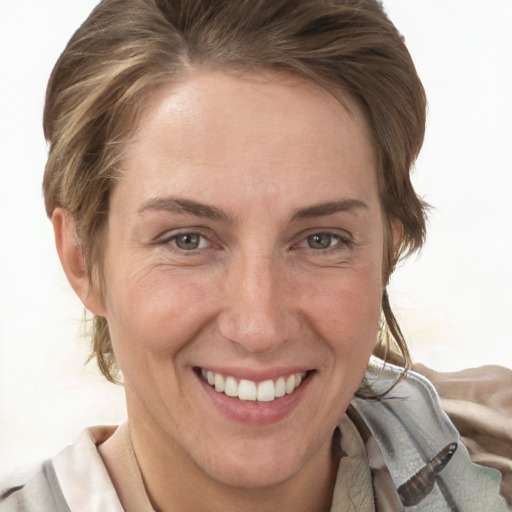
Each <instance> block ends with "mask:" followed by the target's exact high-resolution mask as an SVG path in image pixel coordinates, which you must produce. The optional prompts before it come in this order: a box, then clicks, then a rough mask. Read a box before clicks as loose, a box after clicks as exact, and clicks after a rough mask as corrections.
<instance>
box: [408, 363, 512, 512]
mask: <svg viewBox="0 0 512 512" xmlns="http://www.w3.org/2000/svg"><path fill="white" fill-rule="evenodd" d="M413 369H414V371H416V372H418V373H420V374H422V375H424V376H425V377H427V378H428V379H429V381H430V382H432V384H433V385H434V387H435V388H436V390H437V392H438V394H439V398H440V403H441V407H442V408H443V410H444V411H445V412H446V414H447V415H448V416H449V418H450V420H451V421H452V422H453V424H454V425H455V427H456V428H457V430H458V431H459V432H460V435H461V440H462V442H463V443H464V445H465V446H466V447H467V449H468V451H469V454H470V456H471V459H472V461H473V462H475V463H476V464H481V465H482V466H487V467H492V468H495V469H497V470H499V471H500V472H501V474H502V481H501V493H502V494H503V496H505V497H506V499H507V501H508V503H509V505H510V506H512V370H509V369H508V368H503V367H501V366H482V367H480V368H470V369H467V370H462V371H458V372H436V371H434V370H431V369H430V368H427V367H426V366H424V365H421V364H416V365H414V367H413Z"/></svg>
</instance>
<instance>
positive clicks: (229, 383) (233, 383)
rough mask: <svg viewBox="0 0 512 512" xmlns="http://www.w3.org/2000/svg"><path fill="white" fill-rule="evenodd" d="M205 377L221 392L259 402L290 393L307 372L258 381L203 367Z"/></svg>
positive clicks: (202, 373)
mask: <svg viewBox="0 0 512 512" xmlns="http://www.w3.org/2000/svg"><path fill="white" fill-rule="evenodd" d="M201 376H202V377H203V379H204V380H205V381H206V382H208V384H210V386H212V387H214V388H215V391H218V392H219V393H225V394H226V395H227V396H232V397H238V398H239V399H240V400H253V401H258V402H271V401H272V400H274V399H276V398H280V397H282V396H284V395H289V394H290V393H293V391H294V390H295V389H296V388H297V387H298V386H299V384H300V383H301V382H302V379H303V378H304V377H305V376H306V372H302V373H294V374H292V375H290V376H289V377H287V378H285V377H279V378H278V379H276V380H275V381H274V380H270V379H269V380H264V381H262V382H259V383H256V382H254V381H252V380H248V379H241V380H240V381H237V380H236V379H235V378H234V377H230V376H224V375H222V374H220V373H214V372H212V371H210V370H204V369H201Z"/></svg>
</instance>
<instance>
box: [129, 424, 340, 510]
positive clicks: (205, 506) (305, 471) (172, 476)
mask: <svg viewBox="0 0 512 512" xmlns="http://www.w3.org/2000/svg"><path fill="white" fill-rule="evenodd" d="M130 425H131V427H130V432H131V442H132V446H133V451H134V453H135V456H136V460H137V463H138V465H139V468H140V472H141V475H142V477H143V481H144V485H145V488H146V492H147V494H148V497H149V500H150V501H151V504H152V506H153V508H154V509H155V510H156V511H158V512H170V511H175V510H180V511H181V512H195V511H197V510H211V511H217V510H219V511H221V510H222V511H223V512H231V511H233V512H234V511H237V512H238V511H240V510H244V511H247V512H271V511H272V512H273V511H275V510H294V512H326V511H329V509H330V505H331V499H332V493H333V489H334V484H335V481H336V472H337V467H338V462H339V460H338V458H337V457H336V456H333V450H332V446H331V444H332V443H331V442H330V441H329V442H328V443H326V445H325V446H322V449H321V453H319V454H318V459H321V460H322V464H320V465H319V464H317V463H315V464H313V463H312V464H309V463H307V464H306V465H305V466H304V467H303V468H302V469H301V470H300V471H299V472H298V473H297V474H295V475H293V476H292V477H290V478H288V479H287V480H285V481H283V482H279V483H276V484H274V485H266V486H257V487H256V486H255V487H237V486H235V485H229V484H226V483H224V482H221V481H219V480H216V479H215V478H212V477H211V476H210V475H208V474H206V473H205V472H204V471H203V470H202V469H201V468H199V467H198V466H197V465H196V464H195V463H194V462H193V461H192V460H191V459H190V457H189V456H188V454H186V453H184V452H183V450H182V449H181V448H180V447H179V446H176V444H175V443H173V441H172V440H170V439H169V437H168V436H167V435H166V434H165V433H164V432H162V431H161V430H160V431H157V432H155V431H154V430H153V429H151V431H150V429H148V428H147V427H145V425H144V424H143V423H142V422H141V424H138V422H137V421H136V420H135V421H131V422H130ZM315 457H317V455H315Z"/></svg>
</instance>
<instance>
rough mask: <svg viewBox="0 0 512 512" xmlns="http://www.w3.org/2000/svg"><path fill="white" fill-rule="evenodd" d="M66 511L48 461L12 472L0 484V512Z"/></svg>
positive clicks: (66, 507)
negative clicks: (0, 484)
mask: <svg viewBox="0 0 512 512" xmlns="http://www.w3.org/2000/svg"><path fill="white" fill-rule="evenodd" d="M21 511H23V512H69V508H68V506H67V504H66V500H65V499H64V496H63V495H62V491H61V489H60V486H59V484H58V481H57V477H56V475H55V471H54V469H53V466H52V464H51V461H49V460H48V461H46V462H44V463H41V464H39V465H37V466H35V467H33V468H30V469H26V470H20V471H17V472H16V473H14V474H13V475H12V476H11V477H10V478H9V479H8V480H7V481H6V482H5V483H4V484H3V485H2V487H1V488H0V512H21Z"/></svg>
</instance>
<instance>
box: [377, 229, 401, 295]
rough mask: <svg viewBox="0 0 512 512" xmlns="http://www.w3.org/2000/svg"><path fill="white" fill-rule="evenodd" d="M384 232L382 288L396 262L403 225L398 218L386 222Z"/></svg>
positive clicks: (386, 282)
mask: <svg viewBox="0 0 512 512" xmlns="http://www.w3.org/2000/svg"><path fill="white" fill-rule="evenodd" d="M384 229H385V232H386V236H385V242H384V243H385V249H384V265H383V269H382V273H383V275H382V277H383V281H384V288H386V286H387V285H388V282H389V278H390V277H391V274H392V273H393V271H394V270H395V265H396V263H397V258H398V252H399V250H400V246H401V245H402V239H403V226H402V223H401V222H400V221H398V220H393V221H390V222H389V223H387V225H386V227H385V228H384Z"/></svg>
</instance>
